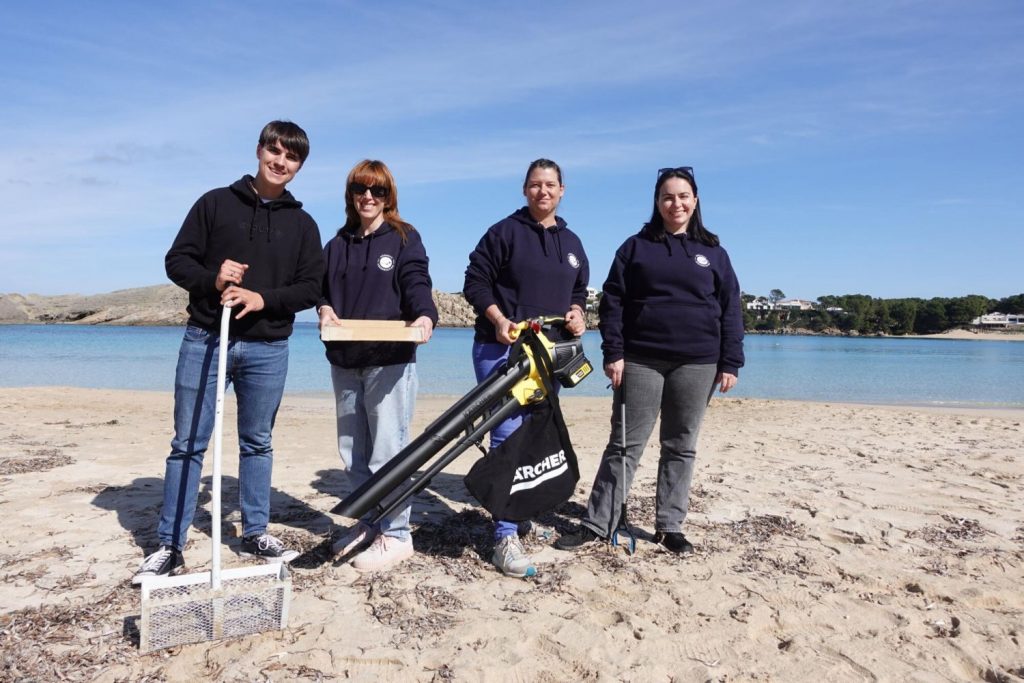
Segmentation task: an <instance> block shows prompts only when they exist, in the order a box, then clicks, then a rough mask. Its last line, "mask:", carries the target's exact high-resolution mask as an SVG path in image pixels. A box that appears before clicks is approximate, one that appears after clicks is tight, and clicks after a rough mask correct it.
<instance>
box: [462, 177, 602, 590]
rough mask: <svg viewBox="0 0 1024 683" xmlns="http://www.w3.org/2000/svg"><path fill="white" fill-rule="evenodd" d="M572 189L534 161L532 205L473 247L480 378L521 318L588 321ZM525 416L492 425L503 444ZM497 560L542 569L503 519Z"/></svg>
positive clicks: (529, 570)
mask: <svg viewBox="0 0 1024 683" xmlns="http://www.w3.org/2000/svg"><path fill="white" fill-rule="evenodd" d="M564 194H565V186H564V185H563V184H562V169H561V168H559V166H558V164H556V163H555V162H553V161H551V160H549V159H537V160H536V161H534V162H533V163H531V164H530V166H529V168H528V169H527V171H526V180H525V181H524V182H523V195H524V196H525V197H526V206H525V207H523V208H521V209H519V210H518V211H516V212H515V213H513V214H512V215H510V216H508V217H507V218H505V219H503V220H501V221H499V222H498V223H496V224H494V225H493V226H491V227H490V228H489V229H488V230H487V232H486V233H485V234H484V236H483V237H482V238H481V239H480V242H479V243H478V244H477V246H476V249H474V250H473V252H472V253H471V254H470V255H469V266H468V267H467V268H466V279H465V284H464V286H463V294H465V296H466V300H467V301H468V302H469V303H470V305H472V306H473V310H474V311H475V312H476V323H475V325H474V327H475V335H474V341H473V369H474V370H475V372H476V379H477V381H478V382H480V381H483V380H484V379H485V378H486V377H488V376H490V375H492V374H494V373H495V372H498V371H499V370H500V369H501V367H502V366H503V365H504V363H505V360H506V359H507V358H508V353H509V348H510V346H511V344H512V343H513V341H514V339H513V337H514V336H515V333H516V324H517V323H518V322H521V321H523V320H527V319H529V318H534V317H538V316H547V315H553V316H564V317H565V321H566V329H567V330H568V331H569V332H570V333H572V334H575V335H576V336H579V335H582V334H583V331H584V330H585V329H586V320H585V317H584V307H585V306H586V300H587V281H588V280H589V277H590V268H589V264H588V261H587V255H586V253H585V252H584V251H583V244H582V243H581V242H580V239H579V237H577V236H576V234H575V233H574V232H573V231H571V230H570V229H569V228H568V227H567V226H566V223H565V220H563V219H562V217H561V216H558V215H556V214H555V211H556V210H557V209H558V204H559V202H560V201H561V199H562V196H563V195H564ZM522 422H523V414H522V412H520V413H518V414H516V415H514V416H513V417H511V418H509V419H507V420H505V421H504V422H503V423H501V424H500V425H498V426H497V427H495V428H494V429H493V430H492V431H491V439H490V447H491V449H492V450H493V449H495V448H497V447H498V446H499V445H500V444H501V443H502V442H503V441H505V439H507V438H508V437H509V436H510V435H511V434H512V433H513V432H514V431H515V430H516V429H517V428H518V427H519V426H520V425H521V424H522ZM494 542H495V547H494V554H493V556H492V557H491V561H492V562H493V563H494V565H495V566H496V567H497V568H498V569H499V570H501V571H502V573H504V574H506V575H507V576H515V577H527V576H533V575H534V574H536V573H537V570H536V567H534V566H533V562H532V561H531V560H530V558H529V557H528V556H527V554H526V551H525V550H524V549H523V546H522V544H521V543H520V541H519V535H518V524H516V523H515V522H511V521H503V520H496V521H495V529H494Z"/></svg>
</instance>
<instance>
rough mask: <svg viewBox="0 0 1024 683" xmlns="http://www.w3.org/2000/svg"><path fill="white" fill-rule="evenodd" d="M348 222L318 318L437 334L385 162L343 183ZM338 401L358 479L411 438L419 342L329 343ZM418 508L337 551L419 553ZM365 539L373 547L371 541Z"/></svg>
mask: <svg viewBox="0 0 1024 683" xmlns="http://www.w3.org/2000/svg"><path fill="white" fill-rule="evenodd" d="M345 188H346V189H345V218H346V220H345V225H344V226H343V227H342V228H341V229H340V230H338V234H337V235H335V236H334V238H333V239H332V240H331V241H330V242H328V243H327V246H326V247H325V248H324V259H325V262H326V275H325V277H324V285H323V295H322V298H321V300H320V306H318V308H317V311H318V313H319V315H320V325H321V327H322V326H323V325H329V324H336V323H338V322H339V321H340V320H343V319H346V318H349V319H367V320H407V321H412V325H413V326H415V327H419V328H421V329H422V331H423V341H424V342H426V341H428V340H429V339H430V336H431V333H432V332H433V329H434V325H435V324H436V323H437V308H436V307H435V306H434V301H433V298H432V296H431V287H432V285H431V280H430V273H429V272H428V270H427V262H428V260H427V253H426V251H425V250H424V248H423V242H422V241H421V240H420V235H419V233H418V232H417V231H416V230H415V229H414V228H413V227H412V226H411V225H409V224H408V223H406V222H405V221H404V220H402V217H401V216H400V215H399V213H398V190H397V188H396V187H395V179H394V176H392V175H391V171H390V170H388V167H387V166H385V165H384V163H383V162H381V161H370V160H364V161H361V162H359V163H358V164H356V165H355V168H353V169H352V171H351V172H350V173H349V174H348V180H347V182H346V184H345ZM324 344H325V346H326V347H327V360H328V361H330V363H331V381H332V383H333V385H334V399H335V403H336V406H337V423H338V451H339V453H340V454H341V459H342V461H343V462H344V463H345V465H346V468H347V469H348V471H349V472H350V476H351V480H352V483H353V485H355V486H359V485H361V484H362V483H363V482H364V481H366V480H367V479H369V478H370V476H371V475H372V474H373V473H374V472H376V471H377V470H379V469H380V468H381V467H382V466H384V464H385V463H387V462H388V461H389V460H390V459H391V458H392V457H393V456H394V455H395V454H396V453H398V452H399V451H400V450H401V449H402V448H404V447H405V446H406V445H407V444H408V442H409V423H410V421H411V420H412V415H413V411H414V408H415V402H416V390H417V386H418V383H417V378H416V345H415V344H413V343H412V342H325V343H324ZM410 512H411V506H406V507H404V508H403V509H401V510H398V511H396V512H394V513H392V514H391V515H390V516H389V517H385V518H384V519H382V520H381V521H380V523H379V525H378V526H377V527H371V526H370V525H369V524H367V523H365V522H363V521H360V522H359V523H358V524H357V525H356V526H355V528H354V529H353V530H352V531H351V532H350V533H348V534H347V535H346V536H344V537H343V538H341V540H339V541H338V542H337V543H335V544H334V546H333V549H332V550H333V552H334V555H335V556H336V557H347V556H349V555H351V554H352V553H354V552H355V551H357V550H362V551H361V552H360V553H359V554H358V555H356V556H355V558H354V559H353V561H352V564H353V566H354V567H355V568H356V569H360V570H363V571H375V570H381V569H385V568H387V567H390V566H392V565H394V564H395V563H397V562H400V561H402V560H404V559H406V558H408V557H410V556H412V554H413V545H412V536H411V534H410V529H409V515H410ZM367 546H368V547H367Z"/></svg>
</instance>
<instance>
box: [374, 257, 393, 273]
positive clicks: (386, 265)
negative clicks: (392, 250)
mask: <svg viewBox="0 0 1024 683" xmlns="http://www.w3.org/2000/svg"><path fill="white" fill-rule="evenodd" d="M377 267H378V268H380V269H381V270H391V269H392V268H394V267H395V258H394V257H393V256H388V255H387V254H381V255H380V257H379V258H378V259H377Z"/></svg>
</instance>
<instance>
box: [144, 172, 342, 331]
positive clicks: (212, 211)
mask: <svg viewBox="0 0 1024 683" xmlns="http://www.w3.org/2000/svg"><path fill="white" fill-rule="evenodd" d="M252 182H253V177H252V176H249V175H247V176H243V177H242V178H241V179H240V180H237V181H236V182H234V183H233V184H232V185H231V186H230V187H221V188H218V189H216V190H211V191H209V192H207V193H206V194H204V195H203V196H202V197H200V198H199V200H198V201H197V202H196V203H195V205H194V206H193V207H192V210H191V211H189V212H188V215H187V216H186V217H185V222H184V223H182V224H181V230H179V231H178V236H177V237H176V238H175V239H174V244H172V245H171V249H170V251H168V252H167V256H166V257H165V258H164V266H165V268H166V269H167V277H169V278H170V279H171V281H173V282H174V283H175V284H176V285H178V286H179V287H181V288H183V289H186V290H188V313H189V318H188V322H189V324H190V325H195V326H197V327H201V328H203V329H205V330H209V331H211V332H218V331H219V329H220V311H221V306H220V295H221V293H220V292H219V291H217V287H216V282H217V273H218V272H219V271H220V266H221V264H222V263H223V262H224V260H225V259H231V260H232V261H237V262H239V263H246V264H248V265H249V269H248V270H247V271H246V272H245V276H244V277H243V278H242V284H241V286H242V287H243V288H244V289H249V290H252V291H254V292H258V293H259V294H260V295H261V296H262V297H263V304H264V308H263V310H262V311H250V312H249V313H246V314H245V317H243V318H242V319H241V320H237V319H232V321H231V336H232V337H239V338H242V339H259V340H267V339H286V338H288V336H289V335H291V333H292V323H294V321H295V314H296V313H298V312H299V311H302V310H304V309H307V308H310V307H312V306H313V305H315V304H316V302H317V299H318V298H319V296H320V282H321V280H322V279H323V272H324V263H323V255H322V253H321V246H320V244H321V243H320V231H319V230H318V229H317V227H316V222H315V221H313V219H312V218H311V217H310V215H309V214H308V213H306V212H305V211H303V210H302V204H301V203H300V202H298V201H296V200H295V198H294V197H293V196H292V195H291V193H289V192H288V191H285V192H284V194H282V195H281V196H280V197H279V198H278V199H273V200H270V201H267V202H263V201H261V200H260V198H259V196H258V195H257V194H256V191H255V190H254V189H253V187H252Z"/></svg>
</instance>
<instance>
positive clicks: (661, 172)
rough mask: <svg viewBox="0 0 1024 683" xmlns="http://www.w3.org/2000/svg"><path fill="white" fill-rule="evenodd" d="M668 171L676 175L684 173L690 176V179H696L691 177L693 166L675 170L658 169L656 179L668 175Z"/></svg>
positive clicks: (677, 167) (679, 167)
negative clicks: (676, 173)
mask: <svg viewBox="0 0 1024 683" xmlns="http://www.w3.org/2000/svg"><path fill="white" fill-rule="evenodd" d="M670 171H676V172H678V173H685V174H686V175H688V176H690V177H691V178H694V179H696V178H695V177H694V175H693V166H676V167H675V168H659V169H658V177H659V178H660V177H661V176H663V175H665V174H666V173H668V172H670Z"/></svg>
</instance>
